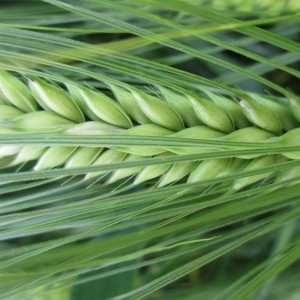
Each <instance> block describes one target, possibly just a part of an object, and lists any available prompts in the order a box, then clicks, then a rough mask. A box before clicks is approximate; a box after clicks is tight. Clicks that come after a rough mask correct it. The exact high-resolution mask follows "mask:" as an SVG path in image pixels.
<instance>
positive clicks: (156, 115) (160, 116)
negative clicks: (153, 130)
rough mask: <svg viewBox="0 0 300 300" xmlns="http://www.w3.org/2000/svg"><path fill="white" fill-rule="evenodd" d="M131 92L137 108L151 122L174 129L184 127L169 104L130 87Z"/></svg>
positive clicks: (177, 129)
mask: <svg viewBox="0 0 300 300" xmlns="http://www.w3.org/2000/svg"><path fill="white" fill-rule="evenodd" d="M131 93H132V95H133V96H134V98H135V100H136V103H137V105H138V106H139V108H140V109H141V110H142V111H143V113H144V114H145V115H146V116H147V117H148V118H149V119H150V120H151V121H152V122H153V123H155V124H158V125H160V126H162V127H165V128H167V129H170V130H174V131H179V130H181V129H183V128H184V126H183V122H182V120H181V118H180V116H179V115H178V114H177V112H176V111H175V110H174V109H173V108H172V106H171V105H169V104H167V103H166V102H164V101H162V100H160V99H158V98H156V97H154V96H151V95H148V94H146V93H143V92H141V91H138V90H133V89H132V90H131Z"/></svg>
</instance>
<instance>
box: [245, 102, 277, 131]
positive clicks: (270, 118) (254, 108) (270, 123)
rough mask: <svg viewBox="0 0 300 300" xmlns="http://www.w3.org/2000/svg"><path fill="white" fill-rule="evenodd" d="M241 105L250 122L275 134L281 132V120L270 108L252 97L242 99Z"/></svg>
mask: <svg viewBox="0 0 300 300" xmlns="http://www.w3.org/2000/svg"><path fill="white" fill-rule="evenodd" d="M240 105H241V107H242V108H243V110H244V114H245V116H246V117H247V118H248V120H249V121H250V122H252V123H253V124H255V125H257V126H258V127H260V128H262V129H265V130H267V131H270V132H272V133H274V134H280V133H281V131H282V126H281V123H280V120H279V119H278V117H277V116H276V115H275V114H274V112H272V111H271V110H270V109H269V108H267V107H265V106H264V105H263V104H260V103H259V102H257V101H256V100H254V99H251V98H247V99H243V100H241V101H240Z"/></svg>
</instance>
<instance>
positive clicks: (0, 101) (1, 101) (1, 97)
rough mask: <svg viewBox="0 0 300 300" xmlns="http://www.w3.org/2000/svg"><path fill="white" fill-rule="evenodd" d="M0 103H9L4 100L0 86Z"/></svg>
mask: <svg viewBox="0 0 300 300" xmlns="http://www.w3.org/2000/svg"><path fill="white" fill-rule="evenodd" d="M0 104H1V105H7V104H10V103H9V101H7V100H5V96H4V95H3V93H2V92H1V88H0Z"/></svg>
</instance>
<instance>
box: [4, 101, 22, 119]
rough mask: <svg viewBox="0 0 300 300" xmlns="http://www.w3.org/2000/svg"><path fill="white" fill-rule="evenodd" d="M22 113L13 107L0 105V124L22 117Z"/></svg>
mask: <svg viewBox="0 0 300 300" xmlns="http://www.w3.org/2000/svg"><path fill="white" fill-rule="evenodd" d="M23 114H24V112H23V111H21V110H20V109H18V108H15V107H14V106H10V105H0V122H3V121H7V120H10V119H13V118H15V117H17V116H20V115H23Z"/></svg>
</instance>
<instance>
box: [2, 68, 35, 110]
mask: <svg viewBox="0 0 300 300" xmlns="http://www.w3.org/2000/svg"><path fill="white" fill-rule="evenodd" d="M0 90H1V92H2V94H3V95H4V96H5V98H6V100H7V101H8V102H9V103H11V104H12V105H13V106H15V107H17V108H19V109H20V110H22V111H24V112H32V111H36V110H38V106H37V103H36V102H35V100H34V98H33V97H32V95H31V93H30V91H29V90H28V88H27V86H26V85H25V84H24V83H23V82H22V81H20V80H19V79H17V78H16V77H15V76H13V75H11V74H9V73H7V72H5V71H1V70H0Z"/></svg>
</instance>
